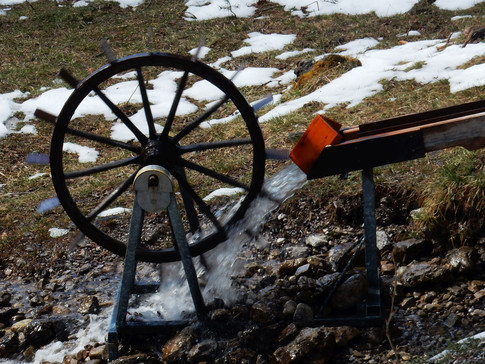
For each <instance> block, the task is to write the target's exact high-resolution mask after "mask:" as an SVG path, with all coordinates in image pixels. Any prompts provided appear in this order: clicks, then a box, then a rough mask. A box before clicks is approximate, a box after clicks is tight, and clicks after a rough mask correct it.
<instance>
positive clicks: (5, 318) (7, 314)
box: [0, 308, 19, 325]
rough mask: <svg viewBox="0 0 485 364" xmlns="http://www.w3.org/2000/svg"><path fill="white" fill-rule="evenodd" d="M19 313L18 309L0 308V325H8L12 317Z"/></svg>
mask: <svg viewBox="0 0 485 364" xmlns="http://www.w3.org/2000/svg"><path fill="white" fill-rule="evenodd" d="M18 312H19V309H18V308H2V309H0V323H2V324H5V325H8V324H9V323H10V321H11V320H12V317H13V316H15V315H16V314H17V313H18Z"/></svg>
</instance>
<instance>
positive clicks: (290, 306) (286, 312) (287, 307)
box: [283, 300, 297, 317]
mask: <svg viewBox="0 0 485 364" xmlns="http://www.w3.org/2000/svg"><path fill="white" fill-rule="evenodd" d="M296 306H297V304H296V302H295V301H293V300H288V301H286V302H285V304H284V305H283V316H285V317H288V316H293V314H294V313H295V310H296Z"/></svg>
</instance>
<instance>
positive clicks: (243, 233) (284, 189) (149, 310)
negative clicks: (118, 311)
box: [35, 164, 307, 363]
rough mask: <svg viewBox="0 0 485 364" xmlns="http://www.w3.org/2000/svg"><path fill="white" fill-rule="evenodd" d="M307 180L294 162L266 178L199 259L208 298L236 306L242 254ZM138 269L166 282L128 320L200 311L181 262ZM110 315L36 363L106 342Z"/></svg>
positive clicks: (137, 303)
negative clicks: (225, 231)
mask: <svg viewBox="0 0 485 364" xmlns="http://www.w3.org/2000/svg"><path fill="white" fill-rule="evenodd" d="M306 181H307V179H306V175H305V174H304V173H303V172H302V171H301V170H300V169H299V168H298V167H297V166H296V165H294V164H291V165H290V166H288V167H286V168H284V169H282V170H281V171H279V172H277V173H276V174H274V175H273V176H272V177H271V178H270V179H268V180H266V181H265V183H264V186H263V189H262V192H261V194H260V196H259V197H258V198H257V199H255V200H254V201H253V203H252V204H251V206H250V207H249V209H248V211H247V213H246V215H245V218H243V219H242V220H241V221H239V222H238V224H236V225H235V226H234V227H233V228H232V229H231V230H230V231H229V234H228V235H229V238H228V239H227V241H226V242H225V243H223V244H219V246H218V247H216V248H215V249H213V250H211V251H209V252H207V253H205V254H204V259H205V261H206V262H207V267H206V266H204V265H203V264H201V262H200V259H199V258H196V259H194V264H195V266H196V269H197V274H198V276H199V279H200V281H202V282H203V283H202V284H201V286H202V287H203V289H202V293H203V296H204V300H205V301H206V302H209V301H210V300H211V299H213V298H215V297H217V298H221V299H223V300H224V302H225V303H226V304H231V303H232V302H234V301H235V300H236V299H237V294H236V292H235V290H234V289H233V287H232V286H231V284H232V281H231V277H232V276H234V275H235V274H237V273H238V272H240V271H241V270H242V269H243V268H244V264H245V262H244V261H242V260H241V259H239V258H238V256H239V254H240V252H241V251H242V249H243V248H244V246H247V245H248V244H250V243H252V242H254V239H255V238H256V237H257V235H258V232H259V229H260V228H261V227H262V225H263V223H264V222H265V221H266V218H267V216H268V215H269V214H270V213H271V212H272V211H273V210H275V209H276V208H277V207H278V206H279V205H280V204H281V203H282V202H284V201H285V200H286V199H288V198H289V197H291V196H292V195H293V194H294V193H295V192H296V191H297V190H298V189H300V188H301V187H302V186H303V185H304V184H305V183H306ZM258 243H260V244H265V242H260V241H258ZM139 268H140V269H139V270H138V272H137V279H141V280H145V279H150V280H153V277H154V276H158V275H159V276H160V277H161V282H162V283H161V286H160V289H159V291H158V292H157V293H155V294H152V295H150V296H148V297H147V298H143V300H142V301H141V300H140V298H139V297H135V298H132V300H131V301H130V309H129V310H128V315H127V319H128V320H131V319H137V320H140V319H141V320H145V321H147V320H150V321H154V320H160V319H162V320H176V319H180V318H182V317H183V316H184V315H185V314H186V313H191V312H194V311H195V310H194V306H193V303H192V299H191V296H190V292H189V289H188V285H187V282H186V280H185V277H184V274H183V269H182V268H181V264H180V262H176V263H170V264H162V265H161V270H160V271H158V270H157V269H156V268H154V265H153V264H139ZM157 278H158V277H157ZM110 316H111V312H103V313H102V314H100V315H99V316H97V317H95V316H92V317H90V319H91V323H90V325H89V326H88V327H87V328H86V329H84V330H82V331H81V332H79V333H78V334H77V335H76V337H78V339H77V341H75V342H71V343H69V344H68V345H66V343H60V342H55V343H52V344H50V345H48V346H46V347H45V348H43V349H42V350H39V351H38V352H37V353H36V356H35V363H40V362H42V361H43V360H53V358H55V360H58V361H62V358H63V356H64V355H66V354H70V353H75V352H77V351H79V350H81V349H82V348H83V347H84V345H86V344H88V343H96V342H103V341H104V338H105V336H106V333H107V326H108V321H109V319H110Z"/></svg>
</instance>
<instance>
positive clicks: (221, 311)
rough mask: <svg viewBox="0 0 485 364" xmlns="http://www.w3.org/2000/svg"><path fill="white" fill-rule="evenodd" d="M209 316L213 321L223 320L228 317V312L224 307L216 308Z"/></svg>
mask: <svg viewBox="0 0 485 364" xmlns="http://www.w3.org/2000/svg"><path fill="white" fill-rule="evenodd" d="M210 318H211V320H213V321H225V320H228V319H230V312H229V310H228V309H226V308H216V309H215V310H212V311H211V313H210Z"/></svg>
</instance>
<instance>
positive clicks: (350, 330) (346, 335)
mask: <svg viewBox="0 0 485 364" xmlns="http://www.w3.org/2000/svg"><path fill="white" fill-rule="evenodd" d="M328 330H329V331H331V332H332V333H333V334H334V336H335V344H336V345H338V346H340V347H344V346H346V345H347V344H348V343H349V341H352V340H354V339H355V338H357V337H359V336H360V330H359V329H357V328H355V327H351V326H338V327H329V328H328Z"/></svg>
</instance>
